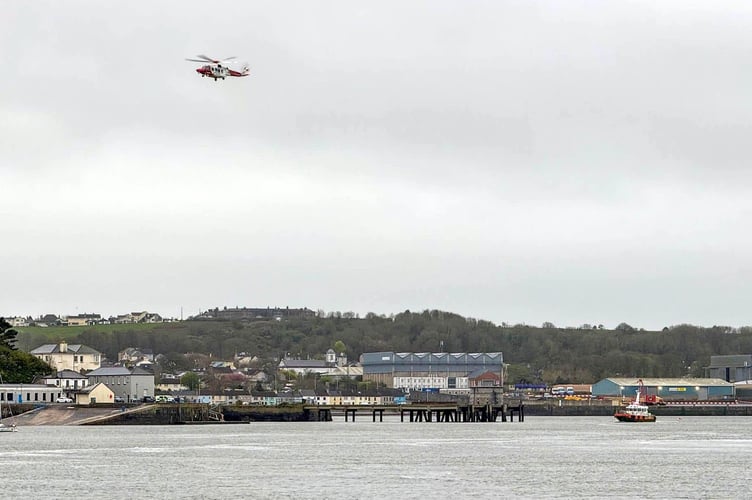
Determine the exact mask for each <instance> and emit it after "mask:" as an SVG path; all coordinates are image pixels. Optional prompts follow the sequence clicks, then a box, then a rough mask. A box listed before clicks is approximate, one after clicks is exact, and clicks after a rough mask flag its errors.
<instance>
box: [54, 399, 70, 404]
mask: <svg viewBox="0 0 752 500" xmlns="http://www.w3.org/2000/svg"><path fill="white" fill-rule="evenodd" d="M55 402H56V403H72V402H73V400H72V399H71V398H57V399H56V400H55Z"/></svg>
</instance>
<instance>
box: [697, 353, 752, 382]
mask: <svg viewBox="0 0 752 500" xmlns="http://www.w3.org/2000/svg"><path fill="white" fill-rule="evenodd" d="M705 372H706V374H707V376H708V377H712V378H719V379H721V380H725V381H726V382H741V381H745V380H752V354H731V355H725V356H710V366H708V367H707V368H705Z"/></svg>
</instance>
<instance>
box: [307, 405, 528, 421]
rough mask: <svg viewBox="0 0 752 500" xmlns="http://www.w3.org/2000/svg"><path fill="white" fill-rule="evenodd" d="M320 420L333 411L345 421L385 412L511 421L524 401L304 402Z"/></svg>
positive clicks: (411, 417) (413, 417)
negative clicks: (318, 403)
mask: <svg viewBox="0 0 752 500" xmlns="http://www.w3.org/2000/svg"><path fill="white" fill-rule="evenodd" d="M303 411H305V412H308V413H309V414H311V415H312V416H313V417H314V418H312V420H316V421H319V422H322V421H331V420H332V419H333V416H334V415H343V416H344V419H345V422H349V421H352V422H355V417H356V415H357V414H358V412H360V414H361V415H363V414H365V415H370V417H371V421H372V422H376V421H377V420H378V421H379V422H383V421H384V413H386V414H391V415H399V416H400V422H405V421H407V422H497V421H501V422H506V421H507V418H508V419H509V421H511V422H513V421H514V417H515V415H516V416H517V420H518V421H519V422H523V421H524V420H525V407H524V405H523V404H521V403H520V404H518V405H515V406H512V405H507V404H502V405H491V404H486V405H459V404H401V405H400V404H396V405H375V406H370V405H358V406H355V405H304V406H303Z"/></svg>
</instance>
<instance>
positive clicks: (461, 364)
mask: <svg viewBox="0 0 752 500" xmlns="http://www.w3.org/2000/svg"><path fill="white" fill-rule="evenodd" d="M360 364H361V365H362V366H363V380H364V381H373V382H377V383H383V384H385V385H386V386H387V387H394V388H404V389H418V390H423V389H439V390H440V389H467V388H468V387H469V385H468V384H469V382H468V378H469V376H470V375H472V374H477V373H482V372H485V371H490V372H493V373H496V374H498V376H499V378H500V379H501V378H502V377H503V373H502V370H503V367H504V359H503V356H502V354H501V353H500V352H470V353H467V352H461V353H448V352H367V353H364V354H362V355H361V356H360Z"/></svg>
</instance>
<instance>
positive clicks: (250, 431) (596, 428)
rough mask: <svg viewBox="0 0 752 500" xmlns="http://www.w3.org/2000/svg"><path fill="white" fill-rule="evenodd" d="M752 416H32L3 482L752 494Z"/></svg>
mask: <svg viewBox="0 0 752 500" xmlns="http://www.w3.org/2000/svg"><path fill="white" fill-rule="evenodd" d="M335 418H336V417H335ZM385 420H386V419H385ZM751 428H752V419H750V418H749V417H717V418H716V417H684V418H678V417H664V418H661V419H660V420H659V421H658V422H657V423H655V424H623V423H622V424H620V423H618V422H616V421H615V420H613V418H611V417H558V418H557V417H528V419H527V420H526V421H525V422H524V423H518V422H514V423H508V422H507V423H501V422H498V423H437V422H433V423H425V422H421V423H412V424H411V423H401V422H399V418H398V417H397V418H395V419H389V420H388V421H385V422H383V423H372V422H371V421H370V418H368V419H365V418H362V419H361V421H358V422H356V423H352V422H348V423H345V422H344V421H342V419H341V418H340V419H338V421H335V422H310V423H252V424H248V425H242V424H241V425H213V426H144V427H141V426H138V427H135V426H110V427H24V428H22V429H20V431H19V432H16V433H3V434H0V471H1V472H0V474H1V475H0V477H2V484H1V485H0V492H2V498H11V499H15V498H85V497H88V498H117V499H131V498H275V499H279V498H294V499H298V498H317V499H318V498H400V499H410V498H449V497H452V498H498V497H500V496H514V497H518V498H519V497H524V498H552V497H555V498H604V497H611V498H750V497H752V489H751V488H750V481H749V477H750V476H752V472H751V471H752V435H751V434H750V429H751Z"/></svg>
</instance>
